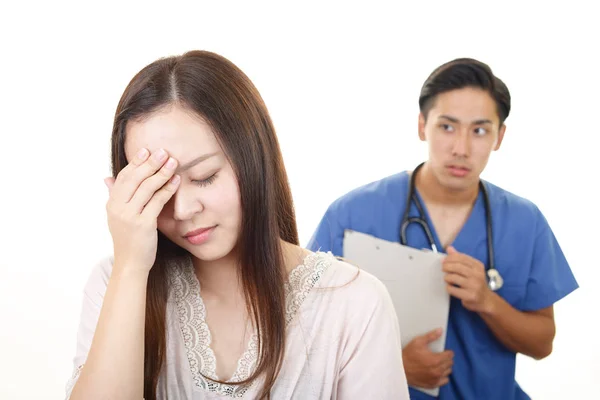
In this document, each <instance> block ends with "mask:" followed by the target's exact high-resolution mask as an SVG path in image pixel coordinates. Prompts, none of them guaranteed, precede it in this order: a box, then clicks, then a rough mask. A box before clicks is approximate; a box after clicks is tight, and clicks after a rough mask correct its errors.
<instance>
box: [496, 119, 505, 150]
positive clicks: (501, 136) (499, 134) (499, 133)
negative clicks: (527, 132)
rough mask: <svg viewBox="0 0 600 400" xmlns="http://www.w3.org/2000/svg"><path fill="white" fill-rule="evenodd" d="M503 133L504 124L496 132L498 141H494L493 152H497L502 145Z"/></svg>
mask: <svg viewBox="0 0 600 400" xmlns="http://www.w3.org/2000/svg"><path fill="white" fill-rule="evenodd" d="M504 132H506V124H502V126H501V127H500V129H499V130H498V139H497V140H496V145H495V146H494V151H496V150H498V149H499V148H500V145H502V140H503V139H504Z"/></svg>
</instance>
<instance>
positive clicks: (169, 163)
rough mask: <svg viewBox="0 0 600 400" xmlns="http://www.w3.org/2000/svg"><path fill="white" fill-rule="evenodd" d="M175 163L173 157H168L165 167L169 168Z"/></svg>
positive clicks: (173, 166)
mask: <svg viewBox="0 0 600 400" xmlns="http://www.w3.org/2000/svg"><path fill="white" fill-rule="evenodd" d="M175 164H177V163H176V162H175V159H174V158H173V157H169V161H167V164H166V167H167V168H169V169H173V168H175Z"/></svg>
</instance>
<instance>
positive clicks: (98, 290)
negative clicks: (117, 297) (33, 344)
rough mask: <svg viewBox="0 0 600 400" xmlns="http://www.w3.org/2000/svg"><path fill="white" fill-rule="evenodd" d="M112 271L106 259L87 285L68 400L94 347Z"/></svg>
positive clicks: (100, 263)
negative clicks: (95, 334) (94, 338)
mask: <svg viewBox="0 0 600 400" xmlns="http://www.w3.org/2000/svg"><path fill="white" fill-rule="evenodd" d="M111 270H112V259H110V258H106V259H104V260H102V261H101V262H99V263H98V264H97V265H96V266H95V268H94V269H93V270H92V272H91V273H90V276H89V278H88V280H87V283H86V285H85V288H84V291H83V304H82V306H81V315H80V319H79V328H78V330H77V346H76V350H75V357H74V358H73V374H72V376H71V378H70V379H69V380H68V382H67V385H66V398H67V399H68V398H69V397H70V396H71V392H72V390H73V387H74V386H75V383H76V382H77V379H78V378H79V374H80V372H81V369H82V368H83V365H84V364H85V361H86V359H87V355H88V352H89V350H90V347H91V345H92V339H93V337H94V332H95V330H96V324H97V323H98V318H99V316H100V310H101V309H102V302H103V300H104V294H105V293H106V287H107V286H108V279H109V277H110V272H111Z"/></svg>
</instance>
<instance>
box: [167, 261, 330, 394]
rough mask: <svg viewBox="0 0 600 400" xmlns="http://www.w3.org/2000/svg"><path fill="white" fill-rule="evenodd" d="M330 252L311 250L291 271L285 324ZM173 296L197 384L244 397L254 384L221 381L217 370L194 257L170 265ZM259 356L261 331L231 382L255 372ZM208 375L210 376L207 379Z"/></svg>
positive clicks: (326, 262) (240, 360) (309, 288)
mask: <svg viewBox="0 0 600 400" xmlns="http://www.w3.org/2000/svg"><path fill="white" fill-rule="evenodd" d="M332 260H333V255H332V254H331V253H323V252H318V253H310V254H308V255H307V256H306V257H305V258H304V260H303V261H302V263H301V264H300V265H298V266H297V267H295V268H294V269H293V270H292V271H291V272H290V274H289V277H288V280H287V282H286V283H285V287H284V290H285V307H286V308H285V322H286V326H287V325H289V323H290V322H291V321H292V320H293V319H294V316H295V315H296V314H297V312H298V310H299V309H300V307H301V306H302V303H303V302H304V300H305V299H306V297H307V296H308V294H309V293H310V291H311V290H312V289H313V288H314V287H315V285H316V284H317V282H318V281H319V280H320V278H321V276H322V275H323V273H324V272H325V271H326V270H327V268H328V267H329V266H330V265H331V262H332ZM170 280H171V296H172V299H173V301H174V303H175V307H176V310H177V316H178V319H179V326H180V330H181V334H182V336H183V341H184V346H185V349H186V353H187V358H188V361H189V365H190V371H191V373H192V377H193V380H194V384H195V385H196V386H197V387H199V388H202V389H204V390H208V391H209V392H216V393H219V394H222V395H226V396H230V397H242V396H243V395H244V393H246V391H247V390H248V389H249V388H250V387H251V386H252V383H250V384H247V385H236V384H220V383H217V382H214V381H213V379H219V378H218V377H217V374H216V369H217V360H216V357H215V354H214V352H213V350H212V349H211V347H210V344H211V341H212V340H211V333H210V329H209V327H208V324H207V323H206V307H205V305H204V301H203V300H202V297H201V288H200V283H199V282H198V279H197V278H196V274H195V272H194V267H193V265H192V262H191V259H190V258H186V259H185V260H184V261H183V262H180V263H178V264H176V265H175V266H174V268H171V274H170ZM257 360H258V335H256V334H253V335H251V337H250V340H249V342H248V346H247V348H246V351H245V352H244V353H243V354H242V356H241V357H240V359H239V360H238V364H237V368H236V370H235V372H234V374H233V375H232V377H231V378H230V380H229V382H240V381H242V380H244V379H247V378H248V377H250V376H251V375H252V373H253V372H254V369H255V367H256V363H257ZM207 378H208V379H207Z"/></svg>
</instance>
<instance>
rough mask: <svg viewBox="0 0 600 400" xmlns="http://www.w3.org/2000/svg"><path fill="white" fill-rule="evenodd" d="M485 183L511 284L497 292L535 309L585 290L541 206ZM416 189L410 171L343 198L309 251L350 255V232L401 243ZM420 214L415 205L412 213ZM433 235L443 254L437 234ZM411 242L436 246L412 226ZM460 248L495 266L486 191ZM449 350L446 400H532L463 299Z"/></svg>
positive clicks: (454, 310)
mask: <svg viewBox="0 0 600 400" xmlns="http://www.w3.org/2000/svg"><path fill="white" fill-rule="evenodd" d="M484 184H485V185H486V188H487V190H488V196H489V200H490V208H491V211H492V221H493V236H494V250H495V253H496V254H495V257H496V260H495V261H496V269H498V271H499V272H500V274H501V275H502V277H503V278H504V286H503V287H502V288H501V289H500V290H499V291H498V292H497V293H498V294H499V295H500V296H502V297H503V298H504V299H505V300H506V301H507V302H508V303H510V304H511V305H512V306H513V307H514V308H516V309H518V310H521V311H533V310H539V309H542V308H546V307H549V306H551V305H552V304H554V303H555V302H556V301H558V300H560V299H561V298H563V297H564V296H566V295H567V294H569V293H571V292H572V291H573V290H575V289H576V288H578V284H577V282H576V280H575V277H574V276H573V273H572V272H571V269H570V267H569V264H568V263H567V260H566V259H565V256H564V254H563V252H562V250H561V248H560V246H559V244H558V242H557V240H556V238H555V236H554V234H553V233H552V230H551V229H550V226H549V225H548V222H547V221H546V219H545V218H544V216H543V215H542V213H541V212H540V210H539V209H538V208H537V207H536V206H535V204H533V203H532V202H530V201H528V200H526V199H523V198H521V197H518V196H516V195H514V194H512V193H510V192H508V191H506V190H503V189H501V188H499V187H497V186H494V185H492V184H490V183H488V182H484ZM408 188H409V175H408V173H407V172H402V173H399V174H396V175H393V176H390V177H387V178H384V179H382V180H380V181H377V182H373V183H370V184H368V185H365V186H362V187H360V188H358V189H355V190H353V191H351V192H350V193H348V194H346V195H345V196H343V197H341V198H339V199H337V200H336V201H335V202H333V203H332V204H331V206H330V207H329V208H328V210H327V212H326V213H325V215H324V217H323V219H322V220H321V222H320V224H319V226H318V228H317V230H316V232H315V233H314V235H313V237H312V238H311V240H310V242H309V244H308V246H307V247H308V248H309V249H311V250H313V251H316V250H321V251H331V252H332V253H333V254H334V255H337V256H342V257H343V255H344V252H343V237H344V230H345V229H352V230H355V231H359V232H363V233H366V234H370V235H373V236H375V237H378V238H381V239H384V240H388V241H394V242H398V241H399V233H400V230H399V229H400V221H401V219H402V214H403V212H404V207H405V204H406V196H407V193H408ZM417 195H418V192H417ZM425 208H426V207H425ZM425 213H426V215H425V219H426V221H427V222H428V223H429V225H430V226H431V227H433V224H432V222H431V220H430V218H429V215H428V214H427V211H426V210H425ZM418 214H419V212H418V210H417V208H416V206H415V205H414V204H412V205H411V211H410V215H411V216H412V215H418ZM432 232H433V234H434V236H435V242H436V245H437V246H438V249H441V248H442V247H441V244H440V242H439V239H438V237H437V234H436V233H435V231H434V229H432ZM407 242H408V243H407V244H408V245H409V246H411V247H415V248H419V249H421V248H430V245H429V242H428V241H427V237H426V236H425V234H424V233H423V230H422V229H421V228H420V226H419V225H417V224H410V226H409V228H408V229H407ZM453 246H454V247H455V248H456V250H458V251H459V252H462V253H465V254H468V255H470V256H472V257H474V258H476V259H478V260H480V261H481V262H482V263H484V265H487V257H488V254H487V237H486V219H485V206H484V201H483V197H482V194H481V192H480V193H479V196H478V198H477V200H476V202H475V205H474V208H473V211H472V212H471V215H470V217H469V219H468V220H467V221H466V223H465V225H464V227H463V228H462V230H461V231H460V233H459V234H458V236H457V237H456V239H455V241H454V243H453ZM409 306H410V305H407V307H409ZM404 345H406V343H404ZM446 349H449V350H452V351H454V366H453V369H452V374H451V375H450V382H449V383H448V384H446V385H444V386H442V387H441V388H440V394H439V397H438V398H439V399H443V400H450V399H457V400H459V399H461V400H471V399H472V400H481V399H486V400H494V399H498V400H522V399H529V396H527V394H526V393H525V392H524V391H523V390H522V389H521V388H520V387H519V385H518V384H517V382H516V381H515V364H516V354H515V353H513V352H512V351H510V350H508V349H507V348H506V347H505V346H504V345H503V344H502V343H500V341H498V340H497V339H496V337H495V336H494V334H493V333H492V331H491V330H490V329H489V328H488V327H487V325H486V324H485V322H484V321H483V319H482V318H481V317H480V316H479V315H478V314H477V313H474V312H471V311H469V310H467V309H466V308H464V307H463V306H462V304H461V302H460V300H458V299H456V298H452V299H451V302H450V315H449V320H448V327H447V336H446ZM410 396H411V399H413V400H421V399H433V397H431V396H429V395H426V394H424V393H422V392H419V391H417V390H414V389H412V388H411V389H410Z"/></svg>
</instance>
